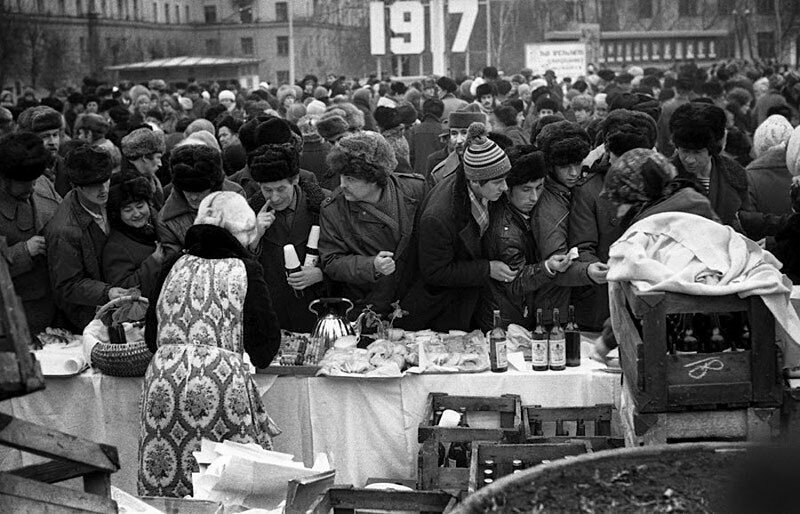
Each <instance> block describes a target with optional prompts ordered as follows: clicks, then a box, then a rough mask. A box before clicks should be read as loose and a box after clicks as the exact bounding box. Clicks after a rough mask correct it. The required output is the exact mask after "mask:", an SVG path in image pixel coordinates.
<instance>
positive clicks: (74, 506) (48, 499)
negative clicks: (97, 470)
mask: <svg viewBox="0 0 800 514" xmlns="http://www.w3.org/2000/svg"><path fill="white" fill-rule="evenodd" d="M0 498H3V502H2V503H3V505H6V503H5V502H6V500H7V499H9V498H16V499H17V500H15V501H18V502H24V503H25V504H28V505H31V504H34V505H38V507H39V508H37V509H33V510H28V511H27V512H70V511H74V512H98V513H105V512H114V513H115V512H117V502H115V501H114V500H112V499H111V498H104V497H101V496H97V495H94V494H89V493H86V492H83V491H77V490H75V489H68V488H66V487H59V486H56V485H51V484H45V483H42V482H37V481H35V480H31V479H28V478H22V477H18V476H14V475H12V474H9V473H0ZM32 502H33V503H32ZM70 509H71V510H70ZM6 512H11V511H6ZM22 512H26V511H25V510H23V511H22Z"/></svg>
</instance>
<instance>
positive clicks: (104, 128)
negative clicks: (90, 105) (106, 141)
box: [75, 113, 110, 136]
mask: <svg viewBox="0 0 800 514" xmlns="http://www.w3.org/2000/svg"><path fill="white" fill-rule="evenodd" d="M109 128H110V127H109V124H108V122H107V121H106V119H105V118H103V117H102V116H100V115H99V114H94V113H87V114H81V115H80V116H78V119H77V120H75V130H76V131H77V130H78V129H86V130H89V131H91V132H92V133H93V134H95V135H102V136H105V135H106V133H107V132H108V129H109Z"/></svg>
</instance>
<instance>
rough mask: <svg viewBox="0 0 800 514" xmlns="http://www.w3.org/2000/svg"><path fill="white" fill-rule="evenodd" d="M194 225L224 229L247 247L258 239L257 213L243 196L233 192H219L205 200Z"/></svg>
mask: <svg viewBox="0 0 800 514" xmlns="http://www.w3.org/2000/svg"><path fill="white" fill-rule="evenodd" d="M194 224H195V225H214V226H215V227H220V228H224V229H225V230H227V231H228V232H230V233H231V235H233V236H234V237H235V238H236V239H238V240H239V242H240V243H242V246H245V247H247V246H250V245H251V244H252V243H254V242H255V240H256V238H257V237H258V228H257V225H256V213H255V212H253V209H252V208H251V207H250V205H248V203H247V200H245V198H244V197H243V196H242V195H240V194H239V193H234V192H233V191H217V192H215V193H211V194H210V195H208V196H206V197H205V198H203V201H202V202H200V206H199V207H198V208H197V217H196V218H195V220H194Z"/></svg>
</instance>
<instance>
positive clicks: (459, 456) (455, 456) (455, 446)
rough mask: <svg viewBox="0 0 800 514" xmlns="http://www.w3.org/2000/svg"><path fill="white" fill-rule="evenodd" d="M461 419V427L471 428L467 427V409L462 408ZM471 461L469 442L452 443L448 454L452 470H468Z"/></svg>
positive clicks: (459, 422)
mask: <svg viewBox="0 0 800 514" xmlns="http://www.w3.org/2000/svg"><path fill="white" fill-rule="evenodd" d="M459 411H460V412H461V419H460V420H459V421H458V426H459V427H469V425H467V409H466V408H465V407H461V408H460V409H459ZM469 460H470V446H469V443H468V442H464V441H458V442H453V443H450V451H449V452H448V453H447V464H448V466H449V467H451V468H468V467H469Z"/></svg>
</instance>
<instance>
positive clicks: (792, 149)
mask: <svg viewBox="0 0 800 514" xmlns="http://www.w3.org/2000/svg"><path fill="white" fill-rule="evenodd" d="M786 167H787V168H789V173H791V174H792V176H794V177H796V176H798V175H800V126H799V127H795V129H794V130H793V131H792V135H791V136H790V137H789V142H788V143H787V144H786Z"/></svg>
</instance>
